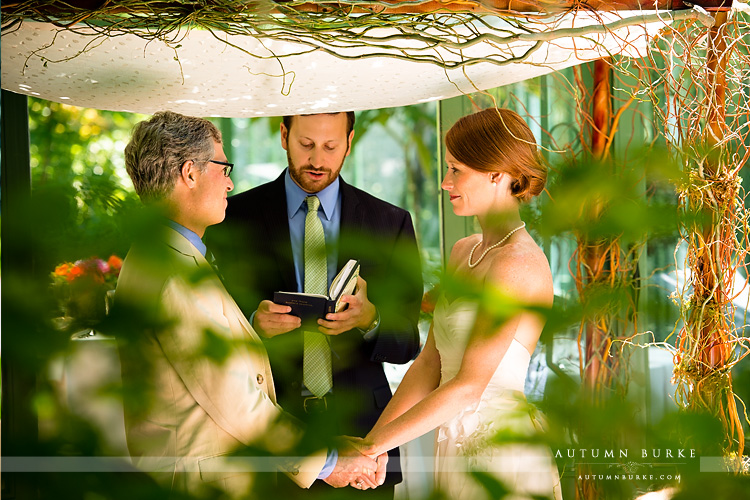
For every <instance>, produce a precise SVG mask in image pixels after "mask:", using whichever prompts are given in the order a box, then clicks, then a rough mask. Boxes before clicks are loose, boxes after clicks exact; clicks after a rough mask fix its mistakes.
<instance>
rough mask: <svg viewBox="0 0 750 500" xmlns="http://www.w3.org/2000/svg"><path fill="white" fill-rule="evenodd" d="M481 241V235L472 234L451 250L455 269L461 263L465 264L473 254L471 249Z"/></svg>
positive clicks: (451, 261) (451, 258) (451, 260)
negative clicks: (470, 254)
mask: <svg viewBox="0 0 750 500" xmlns="http://www.w3.org/2000/svg"><path fill="white" fill-rule="evenodd" d="M481 239H482V235H481V234H472V235H469V236H467V237H465V238H461V239H460V240H458V241H457V242H456V243H455V244H454V245H453V249H451V254H450V263H451V264H453V267H456V265H457V264H458V263H459V262H463V261H464V260H466V259H468V258H469V253H471V249H472V248H473V247H474V245H476V244H477V243H479V241H480V240H481Z"/></svg>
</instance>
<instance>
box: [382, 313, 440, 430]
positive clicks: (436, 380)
mask: <svg viewBox="0 0 750 500" xmlns="http://www.w3.org/2000/svg"><path fill="white" fill-rule="evenodd" d="M439 384H440V355H439V354H438V351H437V348H436V347H435V339H434V338H433V333H432V326H430V333H429V334H428V335H427V342H426V343H425V346H424V347H423V348H422V352H420V353H419V356H417V359H415V360H414V362H413V363H412V365H411V366H410V367H409V370H407V372H406V375H404V378H403V380H402V381H401V383H400V384H399V386H398V389H397V390H396V394H394V395H393V398H391V400H390V401H389V402H388V406H386V407H385V410H383V413H382V414H381V415H380V418H379V419H378V421H377V423H376V424H375V426H374V427H373V428H372V431H374V430H375V429H378V428H380V427H383V426H384V425H386V424H387V423H389V422H391V421H392V420H394V419H396V418H398V417H400V416H401V415H403V414H404V413H405V412H406V411H407V410H409V409H410V408H411V407H412V406H414V405H415V404H417V403H419V402H420V401H421V400H422V399H424V398H425V397H426V396H427V395H428V394H429V393H430V392H432V391H433V390H435V388H436V387H437V386H438V385H439ZM372 431H370V433H372Z"/></svg>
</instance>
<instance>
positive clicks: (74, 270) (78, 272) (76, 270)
mask: <svg viewBox="0 0 750 500" xmlns="http://www.w3.org/2000/svg"><path fill="white" fill-rule="evenodd" d="M84 272H85V270H84V269H83V267H81V266H79V265H75V266H73V267H71V268H70V272H69V273H68V275H67V276H65V277H66V278H67V279H68V281H73V280H74V279H76V278H78V277H79V276H83V274H84Z"/></svg>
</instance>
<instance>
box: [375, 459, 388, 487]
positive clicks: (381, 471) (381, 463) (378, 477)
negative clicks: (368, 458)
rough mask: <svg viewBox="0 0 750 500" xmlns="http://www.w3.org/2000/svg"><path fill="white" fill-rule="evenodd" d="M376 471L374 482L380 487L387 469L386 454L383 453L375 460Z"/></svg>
mask: <svg viewBox="0 0 750 500" xmlns="http://www.w3.org/2000/svg"><path fill="white" fill-rule="evenodd" d="M377 462H378V470H377V472H376V473H375V482H376V483H378V486H381V485H382V484H383V483H384V482H385V473H386V470H387V469H388V452H385V453H383V454H382V455H380V456H379V457H378V458H377Z"/></svg>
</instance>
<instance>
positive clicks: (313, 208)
mask: <svg viewBox="0 0 750 500" xmlns="http://www.w3.org/2000/svg"><path fill="white" fill-rule="evenodd" d="M305 201H307V211H308V213H309V212H317V211H318V208H320V200H319V199H318V197H317V196H308V197H307V198H305Z"/></svg>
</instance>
